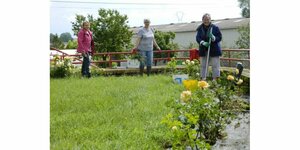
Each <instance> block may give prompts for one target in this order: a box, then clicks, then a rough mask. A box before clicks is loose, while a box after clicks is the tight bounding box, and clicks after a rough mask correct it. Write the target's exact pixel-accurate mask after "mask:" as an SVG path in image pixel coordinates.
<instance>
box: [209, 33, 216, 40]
mask: <svg viewBox="0 0 300 150" xmlns="http://www.w3.org/2000/svg"><path fill="white" fill-rule="evenodd" d="M208 37H209V38H211V40H212V41H215V40H216V37H215V36H214V35H213V34H212V33H210V34H208Z"/></svg>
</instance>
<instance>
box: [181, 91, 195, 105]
mask: <svg viewBox="0 0 300 150" xmlns="http://www.w3.org/2000/svg"><path fill="white" fill-rule="evenodd" d="M191 96H192V92H191V91H183V92H182V93H181V94H180V99H181V100H182V101H183V102H184V103H186V102H188V101H189V100H190V98H191Z"/></svg>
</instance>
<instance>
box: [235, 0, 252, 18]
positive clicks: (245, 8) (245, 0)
mask: <svg viewBox="0 0 300 150" xmlns="http://www.w3.org/2000/svg"><path fill="white" fill-rule="evenodd" d="M238 1H239V3H240V8H241V9H242V16H243V17H245V18H250V0H238Z"/></svg>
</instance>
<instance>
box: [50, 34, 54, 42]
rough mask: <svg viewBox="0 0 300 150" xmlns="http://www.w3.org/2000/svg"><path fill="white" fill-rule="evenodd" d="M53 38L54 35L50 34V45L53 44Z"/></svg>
mask: <svg viewBox="0 0 300 150" xmlns="http://www.w3.org/2000/svg"><path fill="white" fill-rule="evenodd" d="M54 36H55V34H53V33H50V43H52V42H53V38H54Z"/></svg>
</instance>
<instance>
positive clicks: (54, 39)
mask: <svg viewBox="0 0 300 150" xmlns="http://www.w3.org/2000/svg"><path fill="white" fill-rule="evenodd" d="M50 47H54V48H57V49H63V48H64V47H65V45H64V43H63V42H62V41H61V40H60V38H59V37H58V35H57V34H55V35H54V34H52V33H50Z"/></svg>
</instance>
